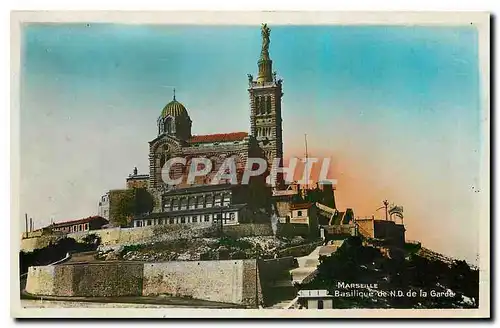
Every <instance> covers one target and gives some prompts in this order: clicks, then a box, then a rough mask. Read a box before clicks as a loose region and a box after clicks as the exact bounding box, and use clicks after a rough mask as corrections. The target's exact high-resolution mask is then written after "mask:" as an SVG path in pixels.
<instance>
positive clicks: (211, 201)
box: [206, 195, 214, 207]
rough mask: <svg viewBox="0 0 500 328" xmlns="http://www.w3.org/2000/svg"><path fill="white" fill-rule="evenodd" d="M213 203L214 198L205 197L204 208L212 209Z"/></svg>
mask: <svg viewBox="0 0 500 328" xmlns="http://www.w3.org/2000/svg"><path fill="white" fill-rule="evenodd" d="M213 202H214V197H213V196H212V195H210V196H207V198H206V207H212V205H213Z"/></svg>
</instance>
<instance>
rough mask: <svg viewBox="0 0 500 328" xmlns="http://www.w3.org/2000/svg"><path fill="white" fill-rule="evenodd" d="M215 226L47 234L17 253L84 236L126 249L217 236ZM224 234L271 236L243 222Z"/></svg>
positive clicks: (27, 242)
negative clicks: (128, 246) (95, 236)
mask: <svg viewBox="0 0 500 328" xmlns="http://www.w3.org/2000/svg"><path fill="white" fill-rule="evenodd" d="M218 229H219V228H218V226H217V225H212V224H211V223H208V222H207V223H205V222H204V223H193V224H165V225H154V226H146V227H137V228H109V229H100V230H90V231H82V232H74V233H69V234H67V235H62V236H56V235H48V236H41V237H34V238H27V239H22V240H21V250H23V251H25V252H26V251H33V250H34V249H37V248H43V247H47V246H48V245H49V244H50V243H56V242H57V240H59V239H60V238H63V237H68V238H73V239H75V240H76V241H78V242H82V241H83V239H84V238H85V237H86V236H87V235H91V234H95V235H97V236H99V237H100V238H101V245H103V246H126V245H136V244H141V243H154V242H161V241H169V240H177V239H192V238H202V237H211V236H215V235H217V234H218V233H219V230H218ZM224 234H226V235H228V236H231V237H233V238H241V237H247V236H272V235H273V229H272V227H271V224H270V223H260V224H256V223H243V224H238V225H228V226H224Z"/></svg>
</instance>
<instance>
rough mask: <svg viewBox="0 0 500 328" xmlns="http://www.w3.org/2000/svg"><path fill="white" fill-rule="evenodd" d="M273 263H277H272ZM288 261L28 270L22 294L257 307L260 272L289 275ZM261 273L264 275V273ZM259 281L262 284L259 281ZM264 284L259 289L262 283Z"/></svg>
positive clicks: (260, 292) (260, 293) (126, 264)
mask: <svg viewBox="0 0 500 328" xmlns="http://www.w3.org/2000/svg"><path fill="white" fill-rule="evenodd" d="M275 262H276V263H275ZM290 262H291V259H275V260H266V261H265V262H262V263H259V265H258V266H257V261H256V260H227V261H198V262H194V261H174V262H161V263H137V262H111V263H102V264H101V263H98V264H89V263H85V264H83V263H82V264H62V265H55V266H38V267H30V268H29V270H28V278H27V283H26V291H27V292H28V293H30V294H34V295H41V296H86V297H100V296H141V295H142V296H151V295H162V294H167V295H172V296H178V297H191V298H196V299H202V300H209V301H216V302H224V303H234V304H243V305H250V306H256V305H257V304H261V303H262V302H263V289H262V287H261V285H262V283H264V284H266V282H265V281H263V280H262V279H271V278H270V276H269V274H263V275H261V270H271V269H272V270H274V272H273V275H274V274H275V273H276V275H277V276H279V274H278V273H277V271H276V270H284V271H287V270H288V267H289V265H290ZM262 268H264V269H262ZM262 277H263V278H262ZM261 282H262V283H261Z"/></svg>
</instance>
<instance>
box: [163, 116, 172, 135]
mask: <svg viewBox="0 0 500 328" xmlns="http://www.w3.org/2000/svg"><path fill="white" fill-rule="evenodd" d="M172 123H173V122H172V118H171V117H169V118H167V119H166V120H165V132H166V133H167V134H171V133H172V132H173V124H172Z"/></svg>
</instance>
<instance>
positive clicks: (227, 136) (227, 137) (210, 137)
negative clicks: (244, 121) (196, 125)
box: [189, 132, 248, 143]
mask: <svg viewBox="0 0 500 328" xmlns="http://www.w3.org/2000/svg"><path fill="white" fill-rule="evenodd" d="M247 136H248V133H246V132H231V133H217V134H205V135H198V136H192V137H191V139H189V143H205V142H226V141H241V140H243V139H245V138H246V137H247Z"/></svg>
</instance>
